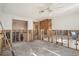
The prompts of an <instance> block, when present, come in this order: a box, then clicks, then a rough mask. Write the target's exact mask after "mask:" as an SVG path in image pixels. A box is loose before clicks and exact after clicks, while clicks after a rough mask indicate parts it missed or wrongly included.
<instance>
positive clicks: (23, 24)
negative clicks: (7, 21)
mask: <svg viewBox="0 0 79 59" xmlns="http://www.w3.org/2000/svg"><path fill="white" fill-rule="evenodd" d="M27 25H28V24H27V21H22V20H16V19H13V20H12V42H18V41H28V30H27Z"/></svg>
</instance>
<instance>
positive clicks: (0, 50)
mask: <svg viewBox="0 0 79 59" xmlns="http://www.w3.org/2000/svg"><path fill="white" fill-rule="evenodd" d="M1 52H2V32H1V31H0V53H1Z"/></svg>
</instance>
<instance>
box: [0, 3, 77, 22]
mask: <svg viewBox="0 0 79 59" xmlns="http://www.w3.org/2000/svg"><path fill="white" fill-rule="evenodd" d="M74 5H76V4H74V3H6V4H2V3H1V4H0V9H2V11H3V12H4V13H9V14H13V15H16V16H20V17H24V18H26V19H27V18H32V19H34V20H35V19H40V18H50V17H51V16H52V17H53V16H56V15H58V14H59V13H62V12H63V11H65V10H67V9H69V8H70V7H73V6H74ZM48 6H50V9H51V10H52V12H51V13H49V12H47V11H45V12H44V13H40V11H41V10H44V9H45V8H47V7H48Z"/></svg>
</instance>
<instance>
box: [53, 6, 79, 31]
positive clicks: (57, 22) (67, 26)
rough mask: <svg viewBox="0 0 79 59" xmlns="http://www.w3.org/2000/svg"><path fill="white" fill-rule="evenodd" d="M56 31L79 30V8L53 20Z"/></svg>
mask: <svg viewBox="0 0 79 59" xmlns="http://www.w3.org/2000/svg"><path fill="white" fill-rule="evenodd" d="M52 29H54V30H79V7H77V8H74V9H71V10H68V11H67V12H64V13H63V14H61V15H60V16H56V17H55V19H52Z"/></svg>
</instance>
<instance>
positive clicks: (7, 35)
mask: <svg viewBox="0 0 79 59" xmlns="http://www.w3.org/2000/svg"><path fill="white" fill-rule="evenodd" d="M3 31H4V34H5V36H4V38H1V41H0V42H1V44H0V46H1V48H6V47H8V42H7V40H8V41H9V43H10V46H12V35H11V34H12V31H11V30H3ZM1 35H2V31H1Z"/></svg>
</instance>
